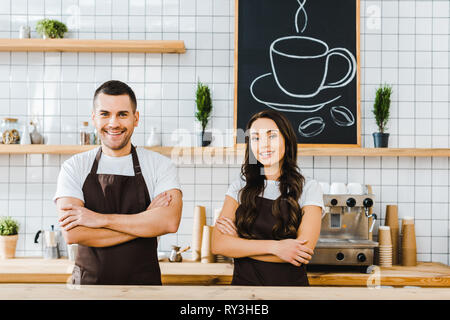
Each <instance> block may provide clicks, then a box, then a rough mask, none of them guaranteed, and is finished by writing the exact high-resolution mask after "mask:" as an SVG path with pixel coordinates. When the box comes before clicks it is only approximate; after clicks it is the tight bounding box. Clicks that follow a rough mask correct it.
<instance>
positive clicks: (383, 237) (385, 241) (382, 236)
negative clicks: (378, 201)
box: [378, 226, 392, 267]
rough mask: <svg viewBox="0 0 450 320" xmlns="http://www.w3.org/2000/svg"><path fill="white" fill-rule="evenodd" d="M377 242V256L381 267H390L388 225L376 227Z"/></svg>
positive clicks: (390, 250)
mask: <svg viewBox="0 0 450 320" xmlns="http://www.w3.org/2000/svg"><path fill="white" fill-rule="evenodd" d="M378 242H379V243H380V245H379V247H378V250H379V258H380V266H381V267H392V241H391V230H390V228H389V227H388V226H380V227H379V228H378Z"/></svg>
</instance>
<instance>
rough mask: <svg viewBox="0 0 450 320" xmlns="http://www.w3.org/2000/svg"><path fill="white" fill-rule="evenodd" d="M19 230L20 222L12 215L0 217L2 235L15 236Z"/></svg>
mask: <svg viewBox="0 0 450 320" xmlns="http://www.w3.org/2000/svg"><path fill="white" fill-rule="evenodd" d="M18 232H19V223H18V222H17V221H16V220H14V219H12V218H11V217H1V218H0V236H13V235H15V234H17V233H18Z"/></svg>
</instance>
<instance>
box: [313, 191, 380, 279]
mask: <svg viewBox="0 0 450 320" xmlns="http://www.w3.org/2000/svg"><path fill="white" fill-rule="evenodd" d="M374 199H375V197H374V195H373V194H372V192H371V187H370V186H365V188H364V192H363V194H324V195H323V200H324V205H325V208H326V211H325V213H324V216H323V217H322V225H321V230H320V238H319V240H318V242H317V244H316V247H315V249H314V255H313V257H312V259H311V260H310V262H309V265H311V266H314V265H328V266H329V265H332V266H355V267H356V266H358V267H360V268H361V270H362V272H369V273H370V272H371V270H370V269H371V268H372V266H373V264H374V251H375V248H376V247H378V242H375V241H372V230H373V227H374V225H375V222H376V219H377V215H376V214H374V213H372V207H373V205H374Z"/></svg>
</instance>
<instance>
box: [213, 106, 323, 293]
mask: <svg viewBox="0 0 450 320" xmlns="http://www.w3.org/2000/svg"><path fill="white" fill-rule="evenodd" d="M246 129H247V133H248V135H247V136H246V140H245V142H246V144H245V146H246V148H245V158H244V159H245V160H244V164H243V165H242V169H241V177H240V179H238V181H235V182H234V183H232V184H231V185H230V188H229V189H228V192H227V194H226V197H225V203H224V205H223V209H222V212H221V214H220V217H219V218H218V219H217V221H216V228H214V232H213V244H212V250H213V253H215V254H222V255H225V256H228V257H233V258H235V259H234V271H233V280H232V284H234V285H269V286H306V285H308V278H307V276H306V269H305V264H307V263H308V262H309V260H310V259H311V256H312V255H313V254H314V251H313V250H314V247H315V244H316V242H317V240H318V238H319V234H320V226H321V213H322V211H323V210H324V205H323V195H322V190H321V187H320V185H319V184H318V183H317V182H316V181H314V180H312V179H306V178H305V177H303V175H302V174H301V172H300V169H299V168H298V166H297V141H296V137H295V133H294V130H293V128H292V125H291V124H290V122H289V120H288V119H287V118H286V117H285V116H284V115H283V114H281V113H279V112H277V111H274V110H264V111H261V112H259V113H257V114H255V115H253V116H252V117H251V119H250V120H249V122H248V124H247V127H246Z"/></svg>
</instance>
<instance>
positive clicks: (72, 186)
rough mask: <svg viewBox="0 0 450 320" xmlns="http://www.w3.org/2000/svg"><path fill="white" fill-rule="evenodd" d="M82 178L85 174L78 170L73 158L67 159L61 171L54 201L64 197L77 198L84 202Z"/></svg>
mask: <svg viewBox="0 0 450 320" xmlns="http://www.w3.org/2000/svg"><path fill="white" fill-rule="evenodd" d="M82 178H83V175H82V174H81V173H80V172H77V170H76V166H75V162H74V161H73V159H69V160H66V161H65V162H64V163H63V165H62V166H61V170H60V171H59V175H58V182H57V184H56V193H55V196H54V197H53V202H56V200H57V199H58V198H62V197H72V198H77V199H80V200H81V201H83V202H84V196H83V190H82V188H83V185H82V181H81V179H82Z"/></svg>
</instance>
